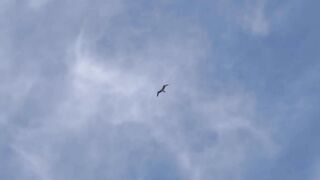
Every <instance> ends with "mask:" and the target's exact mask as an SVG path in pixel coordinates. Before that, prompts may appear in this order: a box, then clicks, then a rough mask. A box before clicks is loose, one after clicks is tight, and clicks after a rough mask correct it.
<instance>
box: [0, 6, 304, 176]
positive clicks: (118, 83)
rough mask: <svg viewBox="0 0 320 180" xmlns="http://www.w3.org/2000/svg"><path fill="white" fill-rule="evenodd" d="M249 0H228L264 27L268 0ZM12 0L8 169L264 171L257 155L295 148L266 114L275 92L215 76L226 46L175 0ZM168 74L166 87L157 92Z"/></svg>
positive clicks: (5, 141) (5, 90)
mask: <svg viewBox="0 0 320 180" xmlns="http://www.w3.org/2000/svg"><path fill="white" fill-rule="evenodd" d="M250 2H251V1H250ZM250 2H247V3H243V4H240V5H237V4H236V3H235V2H233V1H227V2H226V3H225V4H224V3H222V2H219V3H217V5H219V7H220V8H221V9H224V8H225V7H226V6H228V7H234V8H233V9H235V10H236V11H231V10H230V11H227V12H224V13H226V14H224V16H226V17H231V20H230V21H229V20H228V18H226V19H227V20H226V22H228V23H231V24H232V25H231V26H234V27H238V28H239V29H241V30H245V31H248V32H249V33H250V34H253V36H255V37H256V38H259V37H265V36H267V35H269V34H270V33H271V32H272V31H271V30H270V29H271V28H272V27H271V24H273V21H272V18H270V16H268V15H270V14H268V12H267V10H266V7H267V2H266V1H254V2H252V3H250ZM4 4H5V6H6V8H8V9H9V10H4V11H1V13H4V14H6V15H13V17H12V18H11V19H10V20H6V19H1V24H3V25H5V26H6V27H7V29H4V30H0V32H1V33H0V37H1V38H2V39H4V40H3V41H1V42H0V47H1V48H0V49H2V50H0V58H1V59H2V60H1V67H0V68H1V69H0V70H1V74H3V76H2V77H1V79H0V80H1V83H2V85H3V86H2V87H1V91H0V97H1V99H2V102H1V107H2V110H1V116H0V130H1V137H0V154H1V155H0V158H1V160H3V162H5V163H4V164H6V165H7V166H6V165H0V169H3V170H4V171H2V172H0V176H4V177H7V179H27V180H28V179H41V180H51V179H63V180H64V179H80V180H81V179H112V180H118V179H119V180H121V179H137V180H142V179H168V180H169V179H170V180H171V179H190V180H202V179H221V180H225V179H232V180H238V179H245V178H246V177H249V178H252V179H254V178H256V177H255V176H254V175H252V174H251V173H250V172H251V170H252V169H254V168H255V164H256V163H258V162H261V161H265V162H274V161H278V160H279V159H281V157H282V155H283V153H285V152H284V151H285V150H286V148H287V146H286V145H283V144H280V143H279V142H281V141H280V140H279V139H281V138H279V136H278V135H277V133H279V131H278V130H279V129H278V128H274V127H273V126H272V125H270V124H268V123H266V122H262V121H266V120H268V118H266V117H264V116H262V115H261V114H263V113H264V112H265V111H261V109H259V108H261V105H260V104H263V103H266V104H268V103H270V102H266V101H263V100H261V98H260V96H259V92H258V90H259V89H258V90H252V89H250V86H246V82H242V81H241V80H240V79H236V78H234V79H233V81H221V80H220V79H219V78H218V77H215V76H205V75H207V74H206V72H205V71H206V70H207V69H210V70H212V72H214V73H216V72H217V73H218V72H219V67H221V66H220V64H219V63H221V59H218V58H219V57H220V56H221V54H219V53H218V52H217V53H218V55H219V56H218V55H216V54H215V53H216V52H215V50H216V49H219V48H220V49H221V48H223V47H220V46H218V45H217V44H215V41H211V38H212V37H211V35H210V32H208V30H207V29H206V28H205V27H204V26H202V25H201V24H200V23H198V22H196V21H195V20H194V19H192V18H190V19H188V16H186V17H181V16H179V15H178V14H177V13H175V11H172V8H173V7H174V5H175V3H171V2H168V1H163V2H144V1H138V2H135V3H133V2H129V1H114V0H108V1H102V0H95V1H86V0H82V1H79V2H77V4H75V3H74V2H71V1H59V0H51V1H38V0H37V1H34V0H32V1H25V3H22V4H15V3H12V2H5V3H4ZM186 8H187V7H186ZM238 9H239V10H238ZM10 10H12V11H13V10H15V11H17V10H19V11H18V13H17V14H13V13H11V12H10ZM190 14H192V12H190ZM192 16H194V15H192ZM233 18H235V19H233ZM12 19H14V20H15V21H12ZM223 23H225V22H222V24H223ZM229 33H230V32H229ZM257 35H258V36H257ZM212 39H213V38H212ZM248 46H249V45H248ZM234 54H237V53H236V52H234ZM221 57H225V56H221ZM230 57H232V56H230ZM228 63H229V61H228V62H227V64H228ZM236 63H237V62H232V60H230V64H232V65H231V66H229V67H232V68H235V66H234V64H236ZM215 75H216V74H215ZM234 75H236V74H234ZM305 78H306V79H310V75H308V74H307V75H306V77H305ZM302 82H306V83H307V84H309V83H308V81H306V80H305V79H303V78H302V80H299V81H295V82H293V83H292V86H291V87H295V86H296V85H295V84H296V83H297V84H299V83H302ZM164 83H169V84H170V85H169V86H168V90H167V93H165V94H163V95H161V96H160V97H156V92H157V90H158V88H160V87H161V86H162V84H164ZM203 84H206V86H205V85H203ZM288 96H289V95H288ZM289 97H291V96H289ZM262 101H263V102H262ZM308 102H309V101H308ZM271 103H272V102H271ZM278 107H279V106H278ZM288 109H290V108H288ZM283 111H284V110H283ZM274 112H275V111H274ZM279 114H281V113H278V114H277V115H279ZM270 117H271V116H270ZM274 119H276V118H275V117H273V119H271V120H270V121H269V122H275V120H274ZM287 134H289V133H286V135H287ZM276 138H279V139H276ZM279 157H280V158H279ZM270 164H272V163H270ZM266 166H267V165H266ZM266 169H268V167H266ZM254 170H255V169H254ZM254 170H252V171H254ZM251 176H254V177H251ZM258 177H259V176H258Z"/></svg>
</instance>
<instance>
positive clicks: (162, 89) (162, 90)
mask: <svg viewBox="0 0 320 180" xmlns="http://www.w3.org/2000/svg"><path fill="white" fill-rule="evenodd" d="M167 86H169V84H165V85H163V86H162V88H161V89H160V90H159V91H158V92H157V96H159V94H160V93H162V92H166V91H165V90H164V89H165V88H166V87H167Z"/></svg>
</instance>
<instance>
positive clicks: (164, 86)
mask: <svg viewBox="0 0 320 180" xmlns="http://www.w3.org/2000/svg"><path fill="white" fill-rule="evenodd" d="M167 86H169V84H165V85H163V86H162V89H161V90H164V89H165V88H166V87H167Z"/></svg>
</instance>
